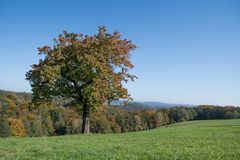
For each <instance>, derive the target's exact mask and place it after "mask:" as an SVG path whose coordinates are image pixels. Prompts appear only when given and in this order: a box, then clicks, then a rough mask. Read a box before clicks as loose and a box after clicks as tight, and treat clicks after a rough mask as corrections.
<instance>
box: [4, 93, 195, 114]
mask: <svg viewBox="0 0 240 160" xmlns="http://www.w3.org/2000/svg"><path fill="white" fill-rule="evenodd" d="M9 94H12V95H15V96H16V97H18V99H21V100H22V101H24V100H25V101H31V99H32V94H31V93H26V92H13V91H4V90H1V89H0V98H1V97H3V96H6V95H9ZM55 101H58V102H60V103H64V102H63V101H62V100H60V99H55ZM65 103H66V102H65ZM111 105H114V106H119V107H120V108H122V109H125V110H144V109H158V108H171V107H176V106H189V107H193V106H195V105H188V104H171V103H164V102H151V101H150V102H140V101H130V102H128V104H127V105H125V104H124V101H122V100H119V101H114V102H112V103H111Z"/></svg>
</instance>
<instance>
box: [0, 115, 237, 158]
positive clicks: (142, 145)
mask: <svg viewBox="0 0 240 160" xmlns="http://www.w3.org/2000/svg"><path fill="white" fill-rule="evenodd" d="M239 131H240V120H208V121H188V122H182V123H178V124H173V125H170V126H168V127H164V128H160V129H154V130H150V131H143V132H133V133H125V134H92V135H75V136H59V137H43V138H23V139H19V138H6V139H0V155H1V157H0V159H19V160H21V159H35V158H36V157H37V159H56V160H59V159H84V160H94V159H103V160H110V159H124V160H128V159H129V160H137V159H138V160H139V159H142V160H143V159H144V160H149V159H150V160H151V159H164V160H165V159H169V160H170V159H182V160H187V159H194V160H213V159H218V160H219V159H222V160H238V159H240V150H239V147H240V132H239Z"/></svg>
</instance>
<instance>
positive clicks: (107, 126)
mask: <svg viewBox="0 0 240 160" xmlns="http://www.w3.org/2000/svg"><path fill="white" fill-rule="evenodd" d="M31 98H32V97H31V94H27V93H14V92H3V91H0V137H10V136H18V137H25V136H30V137H32V136H54V135H65V134H79V133H80V131H81V121H82V120H81V116H80V115H79V114H77V113H79V112H76V110H77V109H78V108H76V107H71V106H70V105H66V104H64V103H63V102H62V101H55V102H53V103H52V104H46V105H42V106H40V107H36V106H34V105H32V104H31ZM134 106H136V104H132V106H131V104H130V105H128V107H129V108H130V109H129V108H128V107H122V108H121V107H117V106H110V107H109V106H107V105H106V106H102V107H101V108H100V109H99V110H97V111H96V112H93V114H92V115H91V117H90V120H91V122H90V123H91V125H90V127H91V128H90V131H91V132H92V133H123V132H134V131H142V130H148V129H153V128H158V127H161V126H164V125H168V124H171V123H177V122H183V121H188V120H205V119H232V118H240V108H238V107H232V106H226V107H220V106H209V105H202V106H198V107H184V106H180V107H174V108H168V109H165V108H162V109H144V107H142V109H139V108H136V109H134ZM78 110H79V109H78Z"/></svg>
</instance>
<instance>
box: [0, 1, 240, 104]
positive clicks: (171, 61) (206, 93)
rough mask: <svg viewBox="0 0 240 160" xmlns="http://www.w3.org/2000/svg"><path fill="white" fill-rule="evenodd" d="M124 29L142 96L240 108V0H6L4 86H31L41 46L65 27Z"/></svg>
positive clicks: (0, 69)
mask: <svg viewBox="0 0 240 160" xmlns="http://www.w3.org/2000/svg"><path fill="white" fill-rule="evenodd" d="M99 25H105V26H106V27H107V29H108V30H109V32H113V31H114V30H118V31H120V32H121V33H122V35H123V38H128V39H131V40H132V41H133V42H134V43H135V44H136V45H137V46H138V49H137V50H136V51H134V52H133V56H132V61H133V63H134V64H135V68H134V69H133V73H135V74H136V75H137V76H138V80H136V82H135V83H130V84H127V85H126V87H128V88H129V91H130V93H131V95H132V97H133V98H134V99H135V100H138V101H163V102H169V103H184V104H186V103H187V104H218V105H239V106H240V96H239V93H240V1H238V0H181V1H180V0H155V1H154V0H151V1H147V0H145V1H144V0H132V1H130V0H114V1H112V0H108V1H107V0H105V1H104V0H102V1H97V0H95V1H93V0H92V1H91V0H89V1H71V0H68V1H60V0H58V1H57V0H55V1H54V0H53V1H47V0H45V1H44V0H41V1H32V0H31V1H30V0H29V1H27V0H24V1H11V0H1V1H0V35H1V38H0V89H4V90H13V91H26V92H30V91H31V88H30V86H29V83H28V82H27V81H26V80H25V73H26V72H27V71H28V70H29V69H30V65H32V64H33V63H36V62H37V61H38V58H39V57H38V55H37V48H38V47H40V46H43V45H51V44H52V42H53V41H52V39H53V38H54V37H56V36H57V35H58V34H60V33H61V32H62V31H63V30H67V31H70V32H77V33H85V34H93V33H96V32H97V29H98V26H99Z"/></svg>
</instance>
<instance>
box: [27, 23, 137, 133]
mask: <svg viewBox="0 0 240 160" xmlns="http://www.w3.org/2000/svg"><path fill="white" fill-rule="evenodd" d="M63 33H64V34H63V35H59V37H58V38H57V39H56V38H55V39H54V45H53V46H52V47H50V46H44V47H41V48H39V49H38V50H39V54H40V55H43V56H42V59H40V60H39V63H38V64H34V65H32V69H31V70H30V71H28V72H27V74H26V79H27V80H29V81H30V84H31V87H32V91H33V103H35V104H41V103H45V102H51V100H52V98H54V97H60V98H67V99H71V100H73V101H74V102H76V104H77V105H78V106H80V107H81V111H82V119H83V121H82V133H89V118H90V111H92V110H94V109H96V108H97V107H99V106H101V105H103V104H105V103H109V102H111V101H113V100H118V99H130V95H129V94H128V91H127V89H126V88H124V87H123V85H122V83H123V82H128V81H129V80H130V81H134V79H135V78H136V76H134V75H132V74H130V73H129V70H130V69H131V68H133V64H132V63H131V60H130V52H131V51H132V50H134V49H135V48H136V46H135V45H134V44H133V43H132V42H131V41H129V40H127V39H122V38H121V35H120V33H119V32H114V33H112V34H110V33H107V32H106V29H105V27H99V32H98V33H97V34H96V35H92V36H88V35H83V34H75V33H68V32H66V31H64V32H63Z"/></svg>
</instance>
